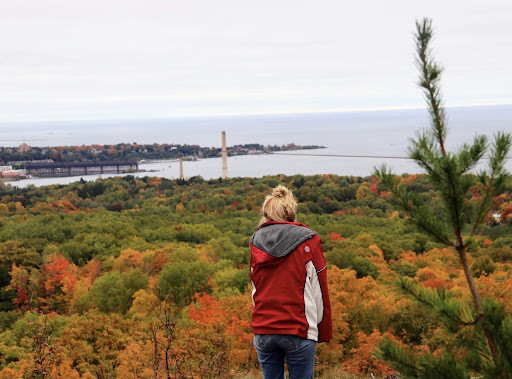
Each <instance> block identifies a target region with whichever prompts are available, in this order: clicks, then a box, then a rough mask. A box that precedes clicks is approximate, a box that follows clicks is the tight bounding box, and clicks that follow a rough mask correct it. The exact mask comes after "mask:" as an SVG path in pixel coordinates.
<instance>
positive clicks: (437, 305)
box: [397, 278, 478, 327]
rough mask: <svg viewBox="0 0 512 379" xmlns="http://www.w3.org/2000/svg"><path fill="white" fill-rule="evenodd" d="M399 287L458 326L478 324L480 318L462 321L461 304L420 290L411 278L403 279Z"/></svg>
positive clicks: (431, 292)
mask: <svg viewBox="0 0 512 379" xmlns="http://www.w3.org/2000/svg"><path fill="white" fill-rule="evenodd" d="M397 285H399V286H400V288H402V289H403V290H404V291H406V292H407V293H409V294H411V295H412V296H413V297H414V298H415V299H416V300H418V301H419V302H420V303H422V304H424V305H429V306H431V307H432V308H434V309H435V310H436V311H437V312H438V313H439V314H440V315H441V316H445V317H446V318H447V319H448V320H450V321H453V322H454V323H456V324H458V325H461V326H463V327H466V326H471V325H475V324H476V323H477V322H478V318H475V319H474V320H473V321H464V320H462V319H461V318H460V316H459V314H460V313H461V312H462V306H460V303H459V302H455V301H452V302H448V301H447V300H445V299H443V298H442V297H441V296H440V294H439V292H434V291H428V290H427V289H425V288H420V287H419V285H418V284H415V283H413V282H412V280H410V279H409V278H401V279H400V280H399V282H398V283H397ZM455 316H459V317H455ZM447 326H448V325H447Z"/></svg>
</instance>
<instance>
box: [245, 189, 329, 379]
mask: <svg viewBox="0 0 512 379" xmlns="http://www.w3.org/2000/svg"><path fill="white" fill-rule="evenodd" d="M296 211H297V202H296V201H295V199H294V198H293V194H292V192H291V191H290V190H288V189H287V188H286V187H283V186H277V187H276V188H274V190H273V191H272V195H269V196H267V197H266V198H265V201H264V202H263V206H262V213H263V217H262V219H261V221H260V225H259V226H258V228H257V229H256V232H255V233H254V235H253V236H252V237H251V240H250V247H251V267H250V271H251V283H252V299H253V304H254V309H253V312H252V327H253V332H254V334H255V336H254V346H255V348H256V351H257V352H258V360H259V361H260V365H261V369H262V371H263V377H264V378H265V379H274V378H276V379H277V378H279V379H281V378H284V361H285V359H286V363H287V365H288V372H289V374H290V378H291V379H295V378H312V377H313V372H314V368H315V350H316V343H317V342H325V341H329V340H330V339H331V338H332V321H331V305H330V302H329V293H328V291H327V270H326V264H325V258H324V255H323V252H322V246H321V241H320V237H319V236H318V234H317V233H316V232H314V231H313V230H311V229H308V227H307V226H306V225H304V224H301V223H298V222H296V220H295V219H296V214H297V212H296Z"/></svg>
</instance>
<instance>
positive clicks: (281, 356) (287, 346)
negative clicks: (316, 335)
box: [254, 334, 316, 379]
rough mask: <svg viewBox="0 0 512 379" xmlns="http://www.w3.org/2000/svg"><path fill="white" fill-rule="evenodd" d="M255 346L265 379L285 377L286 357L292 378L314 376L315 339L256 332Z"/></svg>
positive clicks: (300, 378) (307, 378)
mask: <svg viewBox="0 0 512 379" xmlns="http://www.w3.org/2000/svg"><path fill="white" fill-rule="evenodd" d="M254 347H255V348H256V351H257V352H258V360H259V361H260V365H261V371H263V378H264V379H283V378H284V360H285V358H286V363H287V365H288V373H289V374H290V379H310V378H313V372H314V371H315V351H316V342H315V341H312V340H307V339H304V338H300V337H297V336H290V335H285V334H256V335H255V336H254Z"/></svg>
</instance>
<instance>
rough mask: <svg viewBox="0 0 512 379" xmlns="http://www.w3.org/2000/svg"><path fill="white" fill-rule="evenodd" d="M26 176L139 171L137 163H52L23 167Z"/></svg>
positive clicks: (31, 164)
mask: <svg viewBox="0 0 512 379" xmlns="http://www.w3.org/2000/svg"><path fill="white" fill-rule="evenodd" d="M25 170H26V171H27V175H33V176H74V175H90V174H103V173H118V174H120V173H124V172H134V171H138V170H139V164H138V163H137V161H99V162H52V163H30V164H26V165H25Z"/></svg>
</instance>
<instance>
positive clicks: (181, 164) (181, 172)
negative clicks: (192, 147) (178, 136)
mask: <svg viewBox="0 0 512 379" xmlns="http://www.w3.org/2000/svg"><path fill="white" fill-rule="evenodd" d="M180 179H181V180H183V179H185V177H184V176H183V155H181V154H180Z"/></svg>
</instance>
